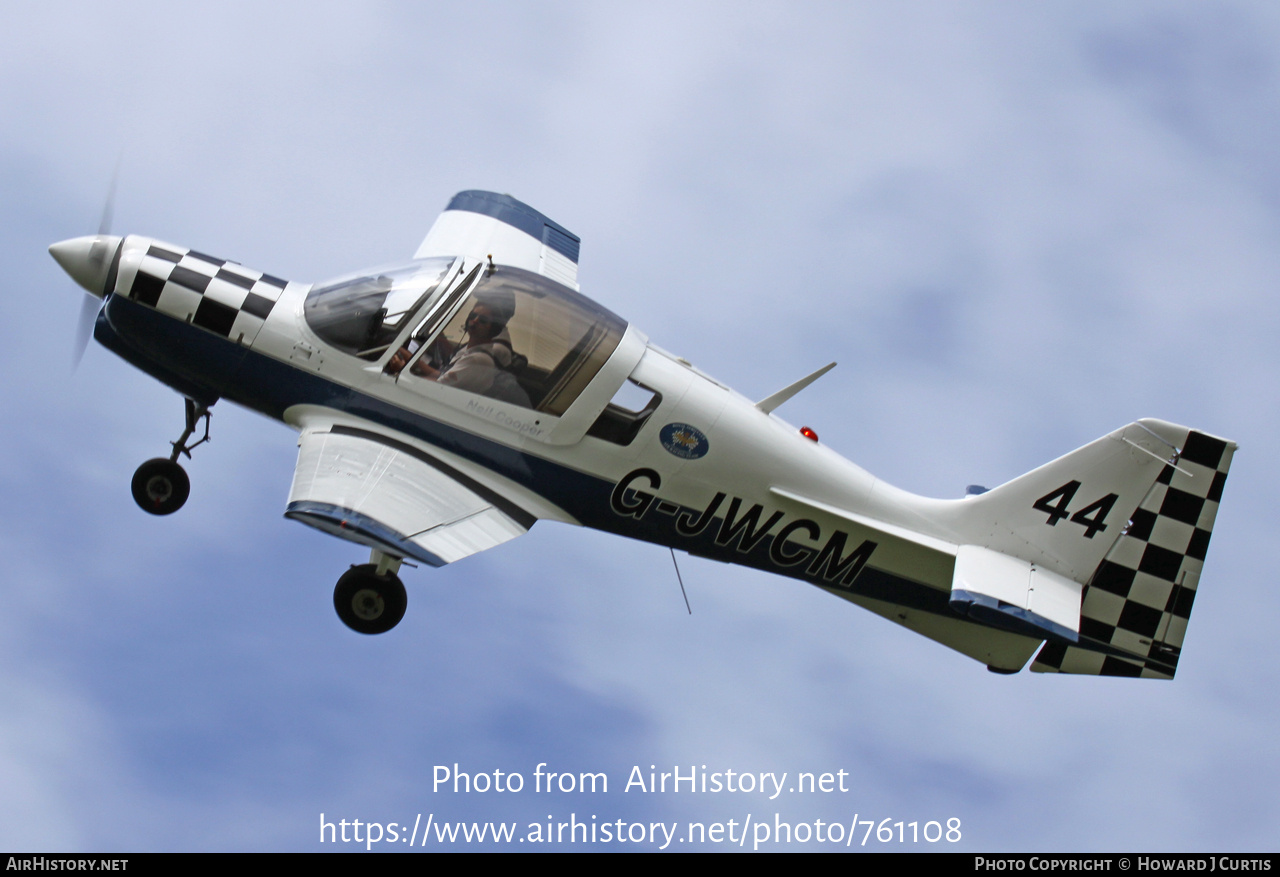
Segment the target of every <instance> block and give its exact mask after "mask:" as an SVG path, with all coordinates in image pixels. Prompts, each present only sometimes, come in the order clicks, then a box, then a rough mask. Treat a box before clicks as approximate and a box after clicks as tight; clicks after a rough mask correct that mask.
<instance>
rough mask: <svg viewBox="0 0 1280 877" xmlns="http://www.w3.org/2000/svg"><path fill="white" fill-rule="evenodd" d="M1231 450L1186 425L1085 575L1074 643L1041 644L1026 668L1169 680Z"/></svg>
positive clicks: (1227, 444)
mask: <svg viewBox="0 0 1280 877" xmlns="http://www.w3.org/2000/svg"><path fill="white" fill-rule="evenodd" d="M1162 432H1163V430H1162ZM1235 450H1236V444H1235V443H1234V442H1231V441H1227V440H1225V439H1220V438H1216V437H1214V436H1211V435H1207V434H1205V433H1202V432H1196V431H1194V430H1185V438H1184V439H1183V440H1182V441H1181V442H1180V443H1179V445H1178V453H1177V454H1176V455H1175V456H1174V457H1173V458H1172V460H1171V461H1170V462H1169V463H1167V464H1166V465H1165V466H1164V467H1163V468H1162V469H1161V471H1160V474H1159V476H1158V477H1157V479H1156V482H1155V484H1153V485H1152V486H1151V488H1150V489H1149V490H1148V491H1147V494H1146V497H1145V498H1144V499H1143V500H1142V502H1141V503H1140V504H1139V506H1138V508H1137V510H1136V511H1134V513H1133V515H1132V517H1131V518H1130V520H1129V523H1128V525H1127V526H1126V527H1125V528H1124V531H1123V532H1122V534H1121V535H1120V538H1119V539H1117V540H1116V541H1115V543H1114V544H1113V545H1112V546H1111V548H1110V550H1109V551H1108V552H1107V555H1106V557H1105V558H1104V559H1103V561H1102V562H1101V563H1100V564H1099V565H1098V568H1097V570H1095V572H1094V574H1093V576H1092V577H1091V578H1090V579H1089V584H1088V586H1087V587H1086V589H1085V591H1084V595H1083V601H1082V604H1081V609H1080V638H1079V642H1078V644H1077V645H1074V646H1071V645H1066V644H1064V643H1060V642H1053V641H1050V642H1047V643H1045V645H1044V647H1043V648H1042V649H1041V650H1040V653H1039V654H1038V655H1037V656H1036V659H1035V662H1034V663H1033V664H1032V666H1031V669H1032V670H1033V671H1035V672H1039V673H1082V674H1087V675H1095V676H1134V677H1142V678H1149V679H1172V678H1173V676H1174V672H1175V671H1176V670H1177V667H1178V658H1179V656H1180V654H1181V651H1182V641H1183V637H1184V636H1185V635H1186V631H1187V619H1188V618H1189V617H1190V615H1191V606H1192V603H1193V602H1194V601H1195V596H1196V589H1197V586H1198V585H1199V583H1200V570H1201V568H1202V567H1203V566H1204V559H1205V554H1206V552H1207V551H1208V548H1209V537H1210V535H1211V534H1212V532H1213V522H1214V519H1215V518H1216V517H1217V514H1218V504H1219V502H1220V501H1221V500H1222V488H1223V485H1225V484H1226V480H1227V470H1228V469H1229V468H1230V466H1231V457H1232V455H1233V454H1234V453H1235Z"/></svg>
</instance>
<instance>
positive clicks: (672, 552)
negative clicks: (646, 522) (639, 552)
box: [670, 548, 693, 615]
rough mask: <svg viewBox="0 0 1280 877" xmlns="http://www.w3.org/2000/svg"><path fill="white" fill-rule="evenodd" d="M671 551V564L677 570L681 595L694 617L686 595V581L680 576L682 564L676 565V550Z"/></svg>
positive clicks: (685, 606) (685, 605)
mask: <svg viewBox="0 0 1280 877" xmlns="http://www.w3.org/2000/svg"><path fill="white" fill-rule="evenodd" d="M670 551H671V564H672V566H674V567H675V568H676V581H677V582H679V583H680V593H681V595H683V596H684V608H686V609H688V610H689V614H690V615H692V614H693V609H691V608H690V607H689V595H688V594H687V593H685V590H684V579H683V578H682V577H681V576H680V564H678V563H676V550H675V549H674V548H672V549H670Z"/></svg>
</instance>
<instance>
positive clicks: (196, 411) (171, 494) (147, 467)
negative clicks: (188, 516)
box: [132, 399, 212, 515]
mask: <svg viewBox="0 0 1280 877" xmlns="http://www.w3.org/2000/svg"><path fill="white" fill-rule="evenodd" d="M186 403H187V428H186V429H185V430H183V432H182V435H181V436H180V437H179V438H178V440H177V441H176V442H170V444H172V445H173V453H172V454H170V455H169V457H168V458H167V459H166V458H165V457H154V458H152V459H150V460H148V461H147V462H145V463H143V464H142V465H141V466H139V467H138V469H137V471H135V472H134V473H133V484H132V488H133V500H134V502H136V503H137V504H138V507H139V508H140V509H142V510H143V511H144V512H147V513H148V514H152V515H171V514H173V513H174V512H176V511H177V510H178V509H180V508H182V506H183V504H184V503H185V502H186V501H187V497H188V496H189V495H190V493H191V479H190V478H188V477H187V473H186V471H185V470H184V469H183V468H182V467H181V466H179V465H178V456H179V455H180V454H186V455H187V459H191V450H192V449H193V448H195V447H197V446H199V445H202V444H204V443H205V442H207V441H208V440H209V405H205V404H204V403H203V402H195V401H192V400H191V399H187V400H186ZM210 404H212V403H210ZM201 420H204V438H202V439H200V440H199V441H197V442H194V443H192V444H187V439H189V438H191V436H192V434H193V433H194V432H195V431H196V425H197V424H198V423H199V422H200V421H201Z"/></svg>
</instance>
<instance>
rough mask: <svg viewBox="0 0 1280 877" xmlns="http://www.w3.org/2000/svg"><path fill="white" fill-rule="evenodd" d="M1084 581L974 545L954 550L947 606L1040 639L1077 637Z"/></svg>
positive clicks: (982, 620)
mask: <svg viewBox="0 0 1280 877" xmlns="http://www.w3.org/2000/svg"><path fill="white" fill-rule="evenodd" d="M1083 589H1084V585H1083V584H1081V583H1079V582H1074V581H1072V580H1070V579H1067V578H1063V577H1062V576H1060V575H1057V574H1056V573H1052V572H1049V571H1048V570H1044V569H1039V568H1038V567H1037V566H1036V565H1035V564H1033V563H1030V562H1028V561H1025V560H1019V559H1018V558H1016V557H1009V556H1008V555H1007V554H1000V553H999V552H996V551H991V550H989V549H986V548H979V547H978V546H976V545H962V546H960V549H959V551H957V552H956V569H955V576H954V579H953V581H952V585H951V608H952V609H953V610H955V611H956V612H959V613H960V614H961V615H964V616H967V617H968V618H971V619H973V620H974V621H978V622H981V623H983V624H989V625H991V626H992V627H998V628H1002V629H1004V630H1009V631H1012V632H1014V633H1020V634H1023V635H1024V636H1032V637H1036V638H1038V639H1046V638H1048V639H1055V640H1066V641H1069V642H1075V641H1076V633H1077V630H1078V628H1079V625H1080V594H1081V592H1082V591H1083Z"/></svg>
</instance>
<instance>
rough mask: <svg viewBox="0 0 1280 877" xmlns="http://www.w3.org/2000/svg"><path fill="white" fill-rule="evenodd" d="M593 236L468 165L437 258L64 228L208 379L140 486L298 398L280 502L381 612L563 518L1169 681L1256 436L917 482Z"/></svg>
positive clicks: (111, 305)
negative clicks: (303, 252) (723, 375)
mask: <svg viewBox="0 0 1280 877" xmlns="http://www.w3.org/2000/svg"><path fill="white" fill-rule="evenodd" d="M579 244H580V239H579V238H578V237H577V235H574V234H572V233H571V232H569V231H568V230H567V229H566V228H564V227H563V226H561V225H559V224H558V223H556V222H553V221H552V220H550V219H548V218H547V217H546V216H543V215H542V214H541V213H539V212H538V211H536V210H534V209H532V208H531V207H529V206H528V205H526V204H523V203H521V202H520V201H517V200H516V199H514V198H512V197H511V196H509V195H499V194H495V193H492V192H481V191H467V192H461V193H459V194H458V195H456V196H455V197H454V198H453V199H452V200H451V201H450V202H449V204H448V206H447V207H446V209H445V211H444V213H443V214H441V215H440V217H439V218H438V219H437V220H436V222H435V224H434V225H433V226H432V228H431V231H430V232H429V233H428V234H427V236H426V239H425V240H424V241H423V242H422V245H421V246H420V247H419V248H418V251H417V252H416V253H415V254H414V257H413V259H412V260H410V261H407V262H404V263H402V264H398V265H392V266H387V267H382V268H376V269H371V270H367V271H360V272H357V273H354V274H351V275H348V276H345V277H340V278H337V279H335V280H331V281H329V282H326V283H320V284H314V285H313V284H307V283H297V282H293V281H286V280H283V279H281V278H278V277H274V276H272V275H270V274H264V273H262V272H261V271H255V270H251V269H249V268H246V267H243V266H241V265H239V264H238V263H235V262H230V261H227V260H224V259H218V258H214V257H213V256H208V255H205V254H204V253H200V252H197V251H195V250H190V249H187V248H186V247H179V246H175V245H173V244H167V243H164V242H161V241H158V240H155V239H152V238H147V237H142V236H139V235H129V236H127V237H123V238H121V237H118V236H114V235H110V234H106V233H105V232H104V233H99V234H98V235H91V236H88V237H81V238H75V239H72V240H66V241H62V242H60V243H56V244H53V245H52V246H51V247H50V248H49V250H50V252H51V254H52V255H53V257H54V259H55V260H57V262H58V264H59V265H61V266H62V267H63V269H65V270H66V272H67V273H68V274H70V275H71V277H72V278H73V279H75V280H76V282H78V283H79V284H80V285H81V286H83V287H84V288H85V289H86V290H88V292H89V293H90V294H91V295H92V296H95V297H97V298H99V299H103V300H104V303H102V304H101V307H100V310H98V304H99V303H98V302H97V301H96V300H94V301H92V302H91V303H92V305H93V306H94V310H96V311H97V317H96V324H95V325H94V330H93V334H94V337H95V338H97V340H98V341H99V342H100V343H101V344H103V345H104V346H105V347H107V348H108V349H109V350H112V351H113V352H115V353H117V354H118V355H120V356H121V357H123V358H124V359H125V360H127V361H128V362H130V363H132V364H133V365H135V366H137V367H138V368H140V369H142V370H143V371H144V372H146V373H147V374H149V375H151V376H152V377H154V378H156V379H158V380H160V381H162V382H164V383H165V384H167V385H169V386H170V387H172V388H173V389H175V390H177V391H178V392H179V393H181V394H182V395H183V396H184V397H185V398H186V428H185V430H184V431H183V433H182V435H181V437H180V438H179V439H178V440H177V441H176V442H173V443H172V444H173V452H172V453H171V454H170V455H169V456H168V457H167V458H166V457H160V458H156V459H153V460H148V461H147V462H145V463H143V464H142V465H141V466H140V467H139V468H138V470H137V473H136V474H135V475H134V478H133V495H134V498H135V499H136V500H137V502H138V504H139V505H140V506H141V507H142V508H143V509H144V510H145V511H147V512H150V513H152V514H157V515H166V514H170V513H171V512H174V511H176V510H177V509H178V508H180V507H181V506H182V504H183V502H185V500H186V498H187V494H188V492H189V489H190V487H189V481H188V479H187V476H186V474H185V472H184V471H183V470H182V468H181V466H179V465H178V462H177V461H178V458H179V456H180V455H183V454H186V455H187V456H188V457H189V456H190V451H191V449H192V448H194V447H196V446H197V445H199V444H201V443H202V442H203V441H205V440H207V438H208V429H209V408H210V406H212V405H213V404H214V402H216V401H217V400H218V399H220V398H224V397H225V398H228V399H230V400H232V401H233V402H236V403H239V404H241V405H244V406H246V407H248V408H252V409H254V410H256V411H260V412H262V413H264V414H267V415H269V416H271V417H274V418H276V419H278V420H282V421H284V422H285V423H287V424H289V425H290V426H292V427H293V428H294V429H296V430H297V431H298V432H299V434H300V437H299V439H298V447H299V449H300V450H299V453H298V463H297V469H296V470H295V472H294V479H293V487H292V489H291V491H290V494H289V500H288V505H287V506H286V509H285V516H286V517H289V518H293V519H294V520H297V521H302V522H303V523H306V524H310V525H311V526H313V527H316V528H318V529H320V530H323V531H325V532H326V533H330V534H332V535H335V536H339V537H341V538H343V539H347V540H350V541H352V542H356V543H359V544H361V545H364V546H366V547H368V548H369V549H371V554H370V559H369V563H367V564H361V565H357V566H352V568H351V569H350V570H349V571H347V572H346V573H345V574H343V575H342V577H341V578H340V579H339V580H338V584H337V587H336V589H335V591H334V606H335V608H336V609H337V612H338V615H339V617H340V618H341V619H342V621H343V622H345V623H346V624H347V625H348V626H349V627H351V628H352V629H354V630H356V631H359V632H361V633H382V632H385V631H387V630H390V629H391V628H392V627H394V626H395V625H396V624H397V623H398V622H399V621H400V619H401V617H402V616H403V615H404V611H405V606H406V595H405V589H404V586H403V585H402V584H401V581H400V579H399V577H398V575H397V573H398V572H399V569H400V566H401V564H402V563H404V562H410V563H411V564H412V562H418V563H425V564H427V565H430V566H443V565H444V564H447V563H452V562H453V561H455V560H460V559H462V558H464V557H467V556H468V555H471V554H475V553H476V552H478V551H483V550H484V549H486V548H491V547H493V546H495V545H498V544H500V543H502V542H506V541H507V540H508V539H512V538H514V537H516V536H519V535H520V534H522V533H524V532H525V531H526V530H528V529H529V528H530V527H532V526H533V524H534V522H536V521H539V520H552V521H563V522H565V523H570V524H578V525H584V526H589V527H595V528H597V529H601V530H607V531H611V532H614V533H619V534H622V535H624V536H631V537H634V538H637V539H643V540H646V541H649V542H655V543H658V544H660V545H664V546H670V547H672V548H673V549H674V548H678V549H680V550H682V551H686V552H688V553H690V554H695V555H699V556H703V557H710V558H714V559H716V560H721V561H728V562H731V563H739V564H744V565H746V566H753V567H757V568H759V569H764V570H768V571H770V572H775V573H780V574H782V575H787V576H791V577H793V578H798V579H801V580H803V581H806V582H809V583H810V584H813V585H816V586H818V587H820V588H822V589H824V590H826V591H828V592H830V593H832V594H835V595H837V596H839V597H843V598H844V599H846V600H849V601H851V602H853V603H856V604H858V605H860V606H863V607H865V608H867V609H870V610H871V611H872V612H875V613H877V614H879V615H883V616H884V617H886V618H888V619H890V620H892V621H895V622H897V623H899V624H901V625H903V626H904V627H907V628H909V629H911V630H914V631H916V632H917V633H920V634H923V635H924V636H927V637H929V638H931V639H934V640H937V641H938V642H940V643H942V644H943V645H946V646H949V647H950V648H952V649H955V650H956V651H959V652H961V653H963V654H965V655H968V656H969V657H971V658H974V659H976V660H978V661H981V662H982V663H984V664H986V665H987V667H988V669H990V670H992V671H994V672H997V673H1016V672H1017V671H1018V670H1020V669H1021V668H1022V667H1023V666H1024V665H1025V664H1026V663H1027V661H1028V659H1029V658H1031V656H1032V655H1033V654H1035V655H1036V658H1035V661H1034V663H1033V664H1032V667H1031V669H1032V670H1034V671H1041V672H1060V673H1084V674H1094V675H1105V676H1140V677H1146V678H1158V679H1171V678H1173V675H1174V671H1175V670H1176V668H1177V664H1178V657H1179V654H1180V651H1181V647H1182V642H1183V637H1184V634H1185V631H1186V625H1187V618H1188V616H1189V615H1190V612H1191V606H1192V602H1193V600H1194V598H1195V594H1196V586H1197V584H1198V583H1199V579H1200V570H1201V567H1202V566H1203V563H1204V558H1205V552H1206V549H1207V548H1208V544H1209V536H1210V533H1211V532H1212V530H1213V521H1214V517H1215V515H1216V513H1217V509H1218V503H1219V501H1220V499H1221V496H1222V487H1223V484H1224V482H1225V480H1226V476H1227V469H1228V467H1229V466H1230V464H1231V457H1232V454H1233V453H1234V451H1235V449H1236V445H1235V443H1234V442H1230V441H1226V440H1224V439H1220V438H1215V437H1214V436H1211V435H1208V434H1206V433H1202V432H1197V431H1194V430H1189V429H1187V428H1186V427H1182V426H1175V425H1173V424H1171V423H1165V422H1163V421H1159V420H1141V421H1138V422H1136V423H1132V424H1129V425H1128V426H1125V427H1122V428H1121V429H1118V430H1116V431H1115V432H1113V433H1111V434H1110V435H1107V436H1104V437H1102V438H1100V439H1098V440H1097V441H1095V442H1093V443H1091V444H1089V445H1086V446H1085V447H1083V448H1080V449H1079V450H1077V451H1073V452H1072V453H1070V454H1067V455H1066V456H1064V457H1061V458H1059V459H1057V460H1055V461H1053V462H1051V463H1048V464H1046V465H1044V466H1041V467H1040V468H1039V469H1036V470H1035V471H1033V472H1030V473H1028V474H1026V475H1023V476H1021V477H1020V478H1016V479H1014V480H1013V481H1010V482H1009V483H1007V484H1005V485H1003V486H1001V487H997V488H994V489H992V490H989V491H986V490H984V489H982V488H976V487H975V488H970V491H969V493H970V495H968V496H966V497H965V498H963V499H954V500H939V499H926V498H923V497H919V496H915V495H913V494H910V493H907V492H905V491H902V490H899V489H897V488H894V487H891V486H889V485H888V484H885V483H884V482H882V481H880V480H878V479H876V478H875V477H873V476H871V475H870V474H868V473H867V472H865V471H863V470H862V469H860V468H858V467H857V466H855V465H853V464H852V463H850V462H849V461H847V460H845V459H844V458H843V457H841V456H839V455H838V454H836V453H834V452H832V451H830V450H828V449H827V448H826V447H824V446H823V445H822V444H820V443H819V442H818V437H817V435H816V434H815V433H814V432H813V431H812V430H811V429H809V428H808V427H804V428H802V429H798V430H797V429H795V428H794V427H792V426H790V425H788V424H786V423H784V422H783V421H782V420H780V419H779V418H778V417H777V416H775V415H774V414H773V411H774V409H776V408H777V407H778V406H779V405H781V404H782V403H783V402H785V401H786V400H787V399H789V398H791V397H792V396H794V395H795V394H796V393H798V392H800V391H801V390H802V389H804V388H805V387H806V386H808V385H809V384H810V383H812V382H813V381H814V380H816V379H817V378H818V377H820V376H821V375H822V374H823V373H825V372H826V371H827V370H828V369H830V368H831V366H827V367H826V368H823V369H819V370H818V371H817V372H814V373H813V374H811V375H809V376H807V377H805V378H802V379H801V380H799V381H796V382H795V383H793V384H791V385H790V386H788V387H786V388H784V389H782V390H779V391H778V392H777V393H774V394H773V395H772V396H769V397H768V398H766V399H763V400H761V401H759V402H754V403H753V402H751V401H750V400H748V399H746V398H744V397H743V396H740V395H739V394H737V393H735V392H733V391H732V390H730V389H729V388H728V387H726V386H724V385H723V384H721V383H719V382H718V381H716V380H714V379H713V378H711V377H709V376H707V375H706V374H704V373H702V372H701V371H699V370H698V369H696V368H694V367H693V366H692V365H691V364H690V363H689V362H688V361H687V360H685V359H683V358H681V357H679V356H675V355H673V354H671V353H668V352H666V351H665V350H663V349H661V348H660V347H657V346H655V345H653V344H651V343H649V340H648V338H647V337H646V336H645V335H644V334H643V333H642V332H640V331H639V330H638V329H636V328H635V327H634V326H631V325H629V324H628V323H627V322H626V321H624V320H622V319H621V318H619V317H617V316H615V315H614V314H613V313H611V312H609V311H608V310H606V309H605V308H603V307H601V306H600V305H598V304H596V303H595V302H593V301H591V300H589V299H587V298H585V297H584V296H582V295H581V294H579V292H578V283H577V269H578V249H579ZM90 316H92V312H91V313H90ZM86 340H87V338H86ZM832 365H834V363H833V364H832ZM202 422H203V428H204V432H203V436H202V437H201V438H200V439H198V440H196V441H194V442H192V441H191V440H192V438H193V436H195V435H196V433H197V431H198V429H199V427H200V425H201V423H202ZM1037 650H1038V654H1037Z"/></svg>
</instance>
